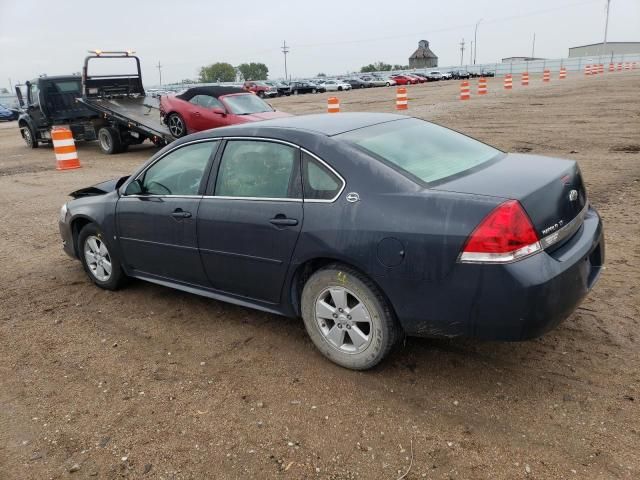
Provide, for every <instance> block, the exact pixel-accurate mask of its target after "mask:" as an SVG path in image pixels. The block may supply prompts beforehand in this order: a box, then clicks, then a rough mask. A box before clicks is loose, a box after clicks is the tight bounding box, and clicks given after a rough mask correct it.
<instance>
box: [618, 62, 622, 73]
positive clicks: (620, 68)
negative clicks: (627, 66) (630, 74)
mask: <svg viewBox="0 0 640 480" xmlns="http://www.w3.org/2000/svg"><path fill="white" fill-rule="evenodd" d="M618 71H619V72H621V71H622V63H618Z"/></svg>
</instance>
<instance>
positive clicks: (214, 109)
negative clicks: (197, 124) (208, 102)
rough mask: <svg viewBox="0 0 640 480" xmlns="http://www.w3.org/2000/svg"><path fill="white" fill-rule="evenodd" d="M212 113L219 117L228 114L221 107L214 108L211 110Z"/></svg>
mask: <svg viewBox="0 0 640 480" xmlns="http://www.w3.org/2000/svg"><path fill="white" fill-rule="evenodd" d="M211 111H212V112H213V113H217V114H218V115H222V116H223V117H224V116H225V115H226V114H227V112H226V111H225V110H224V109H223V108H220V107H213V108H212V109H211Z"/></svg>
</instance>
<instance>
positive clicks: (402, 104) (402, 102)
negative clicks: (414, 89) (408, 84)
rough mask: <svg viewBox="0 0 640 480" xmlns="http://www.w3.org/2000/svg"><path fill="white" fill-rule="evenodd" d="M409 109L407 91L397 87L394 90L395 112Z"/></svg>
mask: <svg viewBox="0 0 640 480" xmlns="http://www.w3.org/2000/svg"><path fill="white" fill-rule="evenodd" d="M408 108H409V99H408V98H407V89H406V88H405V87H398V89H397V90H396V110H407V109H408Z"/></svg>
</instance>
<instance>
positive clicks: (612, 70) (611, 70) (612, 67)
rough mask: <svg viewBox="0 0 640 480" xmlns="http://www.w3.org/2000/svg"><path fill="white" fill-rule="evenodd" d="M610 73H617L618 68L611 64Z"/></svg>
mask: <svg viewBox="0 0 640 480" xmlns="http://www.w3.org/2000/svg"><path fill="white" fill-rule="evenodd" d="M609 71H610V72H615V71H616V66H615V65H614V64H613V63H610V64H609Z"/></svg>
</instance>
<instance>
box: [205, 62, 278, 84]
mask: <svg viewBox="0 0 640 480" xmlns="http://www.w3.org/2000/svg"><path fill="white" fill-rule="evenodd" d="M268 76H269V69H268V68H267V66H266V65H265V64H264V63H255V62H251V63H241V64H240V65H238V66H237V67H234V66H233V65H231V64H230V63H226V62H217V63H212V64H211V65H205V66H204V67H201V68H200V72H199V75H198V81H199V82H201V83H214V82H235V81H236V79H237V78H238V77H241V78H242V79H244V80H266V79H267V77H268Z"/></svg>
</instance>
